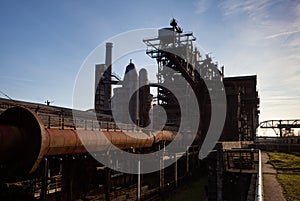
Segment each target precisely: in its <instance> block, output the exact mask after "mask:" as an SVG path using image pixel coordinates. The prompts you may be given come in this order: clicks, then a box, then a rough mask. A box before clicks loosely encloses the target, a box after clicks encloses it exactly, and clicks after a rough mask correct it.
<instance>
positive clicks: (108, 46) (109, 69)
mask: <svg viewBox="0 0 300 201" xmlns="http://www.w3.org/2000/svg"><path fill="white" fill-rule="evenodd" d="M112 47H113V44H112V43H106V56H105V65H106V67H107V72H108V73H110V76H111V73H112ZM110 79H111V77H110Z"/></svg>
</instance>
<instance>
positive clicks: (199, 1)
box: [195, 0, 210, 14]
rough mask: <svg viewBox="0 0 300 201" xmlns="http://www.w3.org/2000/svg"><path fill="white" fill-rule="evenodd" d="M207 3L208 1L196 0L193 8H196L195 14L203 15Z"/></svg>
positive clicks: (207, 5)
mask: <svg viewBox="0 0 300 201" xmlns="http://www.w3.org/2000/svg"><path fill="white" fill-rule="evenodd" d="M209 3H210V0H197V1H196V2H195V7H196V10H195V13H196V14H202V13H204V12H205V11H206V10H207V9H208V7H209Z"/></svg>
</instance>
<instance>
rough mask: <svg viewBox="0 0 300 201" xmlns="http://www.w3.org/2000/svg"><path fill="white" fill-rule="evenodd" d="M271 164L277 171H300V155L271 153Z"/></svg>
mask: <svg viewBox="0 0 300 201" xmlns="http://www.w3.org/2000/svg"><path fill="white" fill-rule="evenodd" d="M268 154H269V156H270V161H269V162H270V163H271V164H272V165H273V166H274V167H275V168H276V169H277V170H285V171H288V170H290V171H294V170H297V169H300V154H299V153H295V154H286V153H277V152H269V153H268Z"/></svg>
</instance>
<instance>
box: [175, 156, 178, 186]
mask: <svg viewBox="0 0 300 201" xmlns="http://www.w3.org/2000/svg"><path fill="white" fill-rule="evenodd" d="M177 169H178V164H177V154H176V153H175V170H174V171H175V187H176V188H177V186H178V172H177Z"/></svg>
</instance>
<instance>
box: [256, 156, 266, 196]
mask: <svg viewBox="0 0 300 201" xmlns="http://www.w3.org/2000/svg"><path fill="white" fill-rule="evenodd" d="M262 177H263V175H262V161H261V151H260V150H258V173H257V183H256V193H255V201H263V200H264V199H263V181H262Z"/></svg>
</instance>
